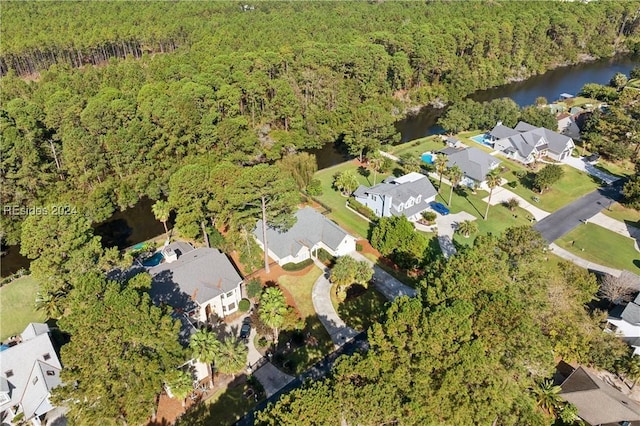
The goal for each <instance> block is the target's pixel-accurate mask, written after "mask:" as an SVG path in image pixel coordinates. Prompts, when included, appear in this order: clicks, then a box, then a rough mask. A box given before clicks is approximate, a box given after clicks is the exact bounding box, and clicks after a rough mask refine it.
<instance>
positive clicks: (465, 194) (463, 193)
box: [453, 186, 484, 217]
mask: <svg viewBox="0 0 640 426" xmlns="http://www.w3.org/2000/svg"><path fill="white" fill-rule="evenodd" d="M453 192H455V193H456V195H458V196H460V197H462V198H464V199H465V200H467V203H469V205H470V206H471V207H473V209H474V210H475V211H476V213H478V214H479V215H480V216H481V217H482V216H484V213H482V212H481V211H480V210H478V208H477V207H476V205H475V204H473V202H472V201H471V198H469V189H467V188H464V187H462V186H458V187H456V188H455V189H454V190H453Z"/></svg>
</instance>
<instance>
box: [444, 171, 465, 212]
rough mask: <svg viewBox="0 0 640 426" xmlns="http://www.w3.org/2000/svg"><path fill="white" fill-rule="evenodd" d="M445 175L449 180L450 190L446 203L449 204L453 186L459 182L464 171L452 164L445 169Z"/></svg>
mask: <svg viewBox="0 0 640 426" xmlns="http://www.w3.org/2000/svg"><path fill="white" fill-rule="evenodd" d="M447 177H448V178H449V181H450V182H451V191H450V192H449V202H448V203H447V205H449V206H450V205H451V199H452V198H453V188H455V187H456V186H458V185H459V184H460V181H462V178H463V177H464V173H462V170H460V167H458V166H453V167H451V168H450V169H449V170H448V171H447Z"/></svg>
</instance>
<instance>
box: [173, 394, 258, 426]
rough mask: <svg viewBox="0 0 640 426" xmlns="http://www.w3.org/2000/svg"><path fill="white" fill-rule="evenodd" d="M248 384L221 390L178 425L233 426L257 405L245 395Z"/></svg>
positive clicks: (193, 410) (194, 408)
mask: <svg viewBox="0 0 640 426" xmlns="http://www.w3.org/2000/svg"><path fill="white" fill-rule="evenodd" d="M246 386H247V385H246V384H243V385H239V386H236V387H233V388H232V387H227V388H226V389H221V390H220V391H218V392H217V393H216V394H214V395H213V396H212V397H211V398H209V399H208V400H206V401H205V403H204V404H199V405H197V406H195V407H193V408H192V409H191V410H190V411H188V412H187V413H185V414H184V415H183V416H182V417H181V418H180V420H178V422H177V425H179V426H182V425H205V424H207V425H232V424H234V423H235V422H236V421H238V420H240V419H241V418H242V417H243V416H244V415H245V414H246V413H247V412H249V410H251V409H252V408H253V407H255V406H256V405H257V402H256V401H255V400H254V399H253V398H245V396H244V395H243V393H244V391H245V389H246Z"/></svg>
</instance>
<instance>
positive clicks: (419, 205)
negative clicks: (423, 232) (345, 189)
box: [353, 172, 437, 221]
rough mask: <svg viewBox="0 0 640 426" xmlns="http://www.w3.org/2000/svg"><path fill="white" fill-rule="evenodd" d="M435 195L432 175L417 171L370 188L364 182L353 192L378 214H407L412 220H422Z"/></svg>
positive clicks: (360, 201) (361, 202)
mask: <svg viewBox="0 0 640 426" xmlns="http://www.w3.org/2000/svg"><path fill="white" fill-rule="evenodd" d="M436 194H437V191H436V189H435V188H434V187H433V185H432V184H431V181H429V178H427V177H426V176H425V175H422V174H420V173H416V172H412V173H409V174H406V175H404V176H400V177H397V178H396V177H390V178H387V179H385V180H384V181H383V182H382V183H379V184H378V185H375V186H373V187H371V188H368V187H366V186H362V185H361V186H359V187H358V189H356V190H355V191H354V193H353V195H354V197H355V199H356V201H358V202H359V203H360V204H363V205H365V206H367V207H369V208H370V209H371V210H372V211H373V212H374V213H375V215H376V216H378V217H390V216H401V215H404V216H406V217H407V219H409V220H411V221H415V220H418V219H420V213H422V212H423V211H425V210H427V209H428V208H429V203H430V202H432V201H433V200H435V198H436Z"/></svg>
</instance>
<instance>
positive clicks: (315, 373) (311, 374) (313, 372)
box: [235, 332, 369, 426]
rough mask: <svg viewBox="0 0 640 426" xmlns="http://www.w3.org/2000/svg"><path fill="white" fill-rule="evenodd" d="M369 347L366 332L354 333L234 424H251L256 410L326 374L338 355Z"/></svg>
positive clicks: (238, 425) (244, 425)
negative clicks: (350, 337)
mask: <svg viewBox="0 0 640 426" xmlns="http://www.w3.org/2000/svg"><path fill="white" fill-rule="evenodd" d="M368 348H369V343H368V342H367V333H366V332H362V333H360V334H358V335H356V336H355V337H354V338H353V339H352V340H350V341H349V342H347V343H346V344H344V345H343V346H341V347H340V348H338V349H337V350H335V351H333V352H332V353H330V354H329V355H327V356H325V357H324V358H323V359H322V360H321V361H319V362H317V363H316V364H314V365H313V366H312V367H311V368H309V369H308V370H307V371H305V372H304V373H302V374H301V375H300V376H298V377H296V378H295V379H294V380H293V381H291V382H289V383H288V384H287V385H286V386H285V387H283V388H282V389H280V390H279V391H278V392H276V393H275V394H273V395H271V396H270V397H268V398H267V399H265V400H264V401H262V402H260V403H259V404H258V405H256V406H255V408H254V409H253V410H251V411H250V412H248V413H247V414H246V415H245V416H244V417H243V418H241V419H240V420H238V421H237V422H236V423H235V425H237V426H253V424H254V423H255V415H256V412H258V411H261V410H264V409H265V408H266V407H267V405H268V404H271V403H275V402H277V401H278V400H279V399H280V397H281V396H282V395H284V394H286V393H289V392H291V391H292V390H294V389H296V388H298V387H300V386H302V384H303V383H304V382H305V380H318V379H320V378H322V377H324V376H326V375H327V374H328V373H329V371H331V369H332V368H333V364H334V363H335V362H336V360H337V359H338V357H340V356H342V355H353V354H354V353H355V352H356V351H364V350H367V349H368Z"/></svg>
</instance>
